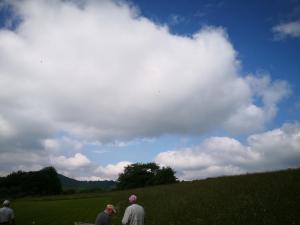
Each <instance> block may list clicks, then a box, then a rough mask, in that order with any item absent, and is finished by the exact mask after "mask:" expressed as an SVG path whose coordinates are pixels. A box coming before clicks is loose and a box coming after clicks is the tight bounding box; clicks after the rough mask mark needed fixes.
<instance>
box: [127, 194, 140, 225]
mask: <svg viewBox="0 0 300 225" xmlns="http://www.w3.org/2000/svg"><path fill="white" fill-rule="evenodd" d="M129 202H130V204H131V205H130V206H128V207H127V208H126V210H125V213H124V216H123V219H122V224H124V225H144V217H145V211H144V208H143V207H142V206H140V205H139V204H137V203H136V202H137V197H136V195H131V196H130V197H129Z"/></svg>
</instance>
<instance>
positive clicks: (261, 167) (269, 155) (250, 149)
mask: <svg viewBox="0 0 300 225" xmlns="http://www.w3.org/2000/svg"><path fill="white" fill-rule="evenodd" d="M156 162H157V163H159V164H161V165H165V166H171V167H172V168H174V169H175V170H177V172H178V176H179V177H180V178H181V179H185V180H191V179H197V178H205V177H214V176H221V175H233V174H241V173H246V172H255V171H266V170H277V169H285V168H289V167H299V166H300V125H299V124H297V123H296V124H285V125H284V126H282V127H281V128H278V129H274V130H271V131H267V132H264V133H260V134H254V135H250V136H249V137H248V139H247V142H246V144H242V143H241V142H239V141H238V140H236V139H233V138H229V137H212V138H209V139H206V140H204V141H203V143H201V144H199V145H197V146H194V147H191V148H185V149H178V150H173V151H167V152H162V153H160V154H158V155H157V157H156Z"/></svg>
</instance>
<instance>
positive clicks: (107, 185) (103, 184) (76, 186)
mask: <svg viewBox="0 0 300 225" xmlns="http://www.w3.org/2000/svg"><path fill="white" fill-rule="evenodd" d="M58 177H59V179H60V182H61V185H62V187H63V189H64V191H68V190H70V189H72V190H74V192H78V191H84V190H96V189H98V190H101V189H102V190H110V189H113V188H115V186H116V182H115V181H112V180H104V181H78V180H75V179H72V178H69V177H66V176H64V175H61V174H58Z"/></svg>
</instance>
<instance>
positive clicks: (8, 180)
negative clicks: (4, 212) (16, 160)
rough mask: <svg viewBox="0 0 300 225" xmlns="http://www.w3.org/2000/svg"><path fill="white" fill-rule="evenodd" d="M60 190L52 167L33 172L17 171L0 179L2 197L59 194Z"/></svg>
mask: <svg viewBox="0 0 300 225" xmlns="http://www.w3.org/2000/svg"><path fill="white" fill-rule="evenodd" d="M61 191H62V188H61V184H60V181H59V179H58V176H57V172H56V170H55V169H54V168H53V167H46V168H44V169H42V170H39V171H35V172H23V171H18V172H14V173H11V174H9V175H8V176H7V177H2V178H1V179H0V195H1V196H3V197H21V196H26V195H31V196H33V195H53V194H60V193H61Z"/></svg>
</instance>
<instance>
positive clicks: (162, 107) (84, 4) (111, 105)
mask: <svg viewBox="0 0 300 225" xmlns="http://www.w3.org/2000/svg"><path fill="white" fill-rule="evenodd" d="M5 2H6V3H5V4H11V6H12V7H13V9H14V10H13V12H15V13H16V15H14V17H15V18H18V20H17V21H18V26H16V27H15V29H13V30H10V29H7V28H2V29H1V30H0V90H1V92H0V151H1V154H2V153H3V154H4V153H5V154H16V157H17V154H18V153H19V155H20V157H21V156H22V155H23V154H24V152H30V154H35V155H37V156H38V157H40V158H46V159H48V161H49V159H50V158H51V159H52V158H53V157H54V158H55V157H61V158H59V159H61V161H64V162H66V164H70V165H71V167H72V166H73V167H74V166H75V164H76V163H78V165H80V168H81V167H84V168H86V167H88V164H89V163H88V161H89V159H87V158H85V154H84V153H83V152H82V149H83V148H82V146H80V143H83V144H84V143H86V142H99V143H108V142H110V143H128V142H129V141H131V140H134V139H141V138H145V137H146V138H152V137H158V136H160V135H163V134H200V133H203V132H205V131H207V130H211V129H219V128H225V129H227V130H229V131H233V132H237V133H240V132H244V133H249V132H250V133H253V132H255V131H258V130H261V129H264V127H265V125H266V124H267V123H268V122H269V121H270V120H271V119H272V118H273V117H274V116H275V114H276V111H277V104H278V102H279V101H280V100H281V98H282V97H283V96H285V95H286V93H287V89H288V87H287V85H277V83H276V82H274V81H271V80H270V79H269V78H259V79H257V81H256V82H254V83H260V82H262V83H263V85H255V87H256V88H257V89H258V90H256V88H255V90H254V89H253V85H252V83H253V82H252V81H251V82H250V81H249V80H251V79H253V80H256V78H255V76H250V77H252V78H245V77H244V76H242V75H241V74H239V71H240V70H239V69H240V68H239V67H240V62H239V60H238V58H237V53H236V51H235V50H234V48H233V46H232V44H231V42H230V41H229V39H228V36H227V34H226V32H225V31H224V29H222V28H216V27H205V28H202V29H200V30H199V31H198V32H196V33H195V34H194V35H192V36H191V37H183V36H178V35H173V34H171V33H170V32H169V30H168V27H167V26H164V25H159V24H155V23H154V22H152V21H150V20H149V19H147V18H145V17H143V16H141V15H139V14H138V10H137V9H135V8H134V7H133V6H129V5H128V4H127V3H125V2H122V1H117V2H116V1H105V0H104V1H92V0H90V1H60V0H54V1H46V0H42V1H33V0H28V1H5ZM264 79H267V80H268V82H265V81H264ZM275 86H276V87H277V89H276V91H272V90H273V89H274V88H275ZM259 87H262V88H263V89H265V90H269V92H268V94H267V93H266V92H262V93H261V92H260V91H262V90H259ZM257 93H259V94H257ZM278 93H279V94H278ZM255 96H257V98H260V99H262V102H263V105H258V104H256V102H255V100H254V98H255ZM267 96H268V97H267ZM61 134H63V135H65V136H67V137H72V139H73V140H76V141H77V142H79V143H77V145H76V144H75V145H72V144H71V145H70V143H67V141H66V140H65V141H64V142H63V143H62V141H61V140H60V138H61V137H60V136H61ZM57 137H58V138H57ZM55 139H58V140H55ZM70 146H73V147H74V146H75V148H76V146H77V147H78V148H79V149H78V150H76V151H75V152H70V151H69V150H68V149H70V148H71V147H70ZM66 149H67V150H66ZM46 156H47V157H46ZM40 158H39V159H38V158H37V159H36V161H35V164H36V165H40V164H41V165H44V164H45V163H40V161H39V160H40ZM42 162H44V161H43V160H42ZM1 164H2V161H1ZM33 164H34V162H33ZM17 165H18V164H17V163H14V164H13V165H11V167H10V168H11V169H15V168H17ZM20 165H23V164H20ZM24 165H25V164H24ZM26 165H28V166H29V163H27V164H26ZM59 166H62V165H59ZM73 167H72V168H73Z"/></svg>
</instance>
